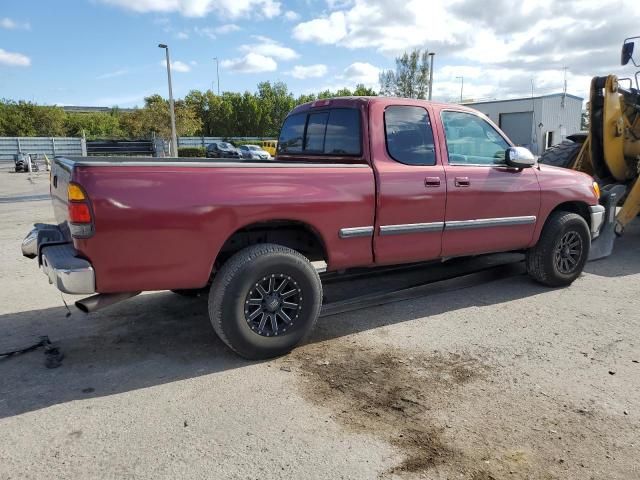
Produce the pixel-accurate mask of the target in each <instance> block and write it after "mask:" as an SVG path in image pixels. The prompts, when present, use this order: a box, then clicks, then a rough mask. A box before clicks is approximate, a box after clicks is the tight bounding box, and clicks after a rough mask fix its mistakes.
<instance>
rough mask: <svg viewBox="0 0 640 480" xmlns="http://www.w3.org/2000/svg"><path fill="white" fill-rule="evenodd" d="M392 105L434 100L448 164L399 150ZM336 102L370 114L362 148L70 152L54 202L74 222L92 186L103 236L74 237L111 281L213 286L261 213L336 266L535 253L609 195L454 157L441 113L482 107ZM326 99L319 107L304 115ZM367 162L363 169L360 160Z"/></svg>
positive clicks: (562, 178) (549, 170) (106, 286)
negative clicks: (549, 230)
mask: <svg viewBox="0 0 640 480" xmlns="http://www.w3.org/2000/svg"><path fill="white" fill-rule="evenodd" d="M389 105H416V106H421V107H423V108H426V109H427V111H428V113H429V116H430V119H431V123H432V127H433V130H434V141H435V150H436V165H434V166H411V165H403V164H400V163H398V162H396V161H395V160H393V159H392V158H391V157H390V156H389V155H388V153H387V149H386V143H385V133H384V110H385V108H386V107H387V106H389ZM328 106H329V107H355V108H358V109H359V110H360V112H361V119H362V137H363V143H362V155H361V156H360V157H313V156H307V157H304V158H303V157H300V156H295V157H294V156H291V155H287V156H284V155H282V156H279V157H278V159H277V160H278V162H281V163H286V162H287V161H288V160H297V161H300V160H306V161H313V162H315V163H314V165H312V166H305V165H304V164H300V163H295V164H291V165H286V166H281V167H278V166H267V167H252V166H247V165H244V166H241V165H237V166H235V165H231V166H229V165H226V166H221V165H215V163H212V164H211V165H207V163H206V161H204V160H201V161H200V160H198V161H196V163H197V164H195V165H194V164H192V165H187V164H185V165H180V164H175V163H174V164H171V165H161V164H159V162H161V160H160V159H158V162H155V163H154V164H151V165H138V164H136V165H122V164H118V163H114V164H112V165H109V164H100V163H98V164H95V165H92V164H91V161H87V162H84V163H83V162H82V161H79V162H76V163H74V160H73V159H72V160H69V161H67V165H66V167H65V168H66V169H67V170H65V172H68V173H65V172H61V179H60V184H59V185H58V187H59V191H56V190H55V189H52V194H53V197H54V209H55V212H56V217H57V218H58V221H59V222H60V223H64V222H65V220H66V217H65V216H66V215H67V212H66V204H65V202H64V199H63V198H62V196H61V192H62V189H66V182H67V181H69V180H73V181H74V182H76V183H78V184H80V185H81V186H82V187H83V188H84V190H85V191H86V192H87V194H88V196H89V199H90V201H91V206H92V215H93V218H94V219H95V233H94V234H93V236H91V237H90V238H87V239H74V240H73V242H74V245H75V247H76V249H77V250H79V252H80V253H81V254H82V255H83V256H85V257H87V259H89V260H90V261H91V263H92V265H93V267H94V270H95V272H96V285H97V290H98V291H99V292H104V293H108V292H123V291H138V290H164V289H188V288H199V287H202V286H204V285H205V284H206V283H207V281H208V279H209V275H210V273H211V270H212V266H213V262H214V261H215V259H216V257H217V255H218V253H219V251H220V249H221V247H222V246H223V244H224V243H225V241H226V240H227V239H228V238H229V237H230V236H231V235H232V234H233V233H234V232H236V231H237V230H239V229H241V228H243V227H246V226H248V225H251V224H254V223H258V222H269V221H278V220H288V221H296V222H301V223H303V224H305V225H307V226H308V227H309V228H311V229H312V230H314V231H315V232H317V233H318V235H319V236H320V237H321V239H322V242H323V243H324V246H325V249H326V252H327V256H328V259H327V263H328V268H329V269H330V270H336V269H343V268H350V267H362V266H370V265H374V264H393V263H406V262H413V261H419V260H428V259H434V258H439V257H443V256H458V255H470V254H477V253H484V252H495V251H503V250H505V251H506V250H513V249H524V248H527V247H529V246H531V245H534V244H535V242H537V239H538V238H539V235H540V232H541V230H542V227H543V225H544V222H545V220H546V218H547V217H548V215H549V213H550V212H551V211H552V210H553V209H554V208H556V207H557V206H558V205H559V204H561V203H564V202H567V201H572V202H576V201H577V202H583V203H584V204H587V205H596V204H597V203H598V202H597V199H596V198H595V195H594V193H593V191H592V189H591V179H590V178H589V177H588V176H586V175H583V174H579V173H576V172H572V171H569V170H564V169H556V168H553V167H548V166H544V165H543V166H540V168H539V169H538V168H528V169H524V170H515V169H509V168H506V167H488V166H484V167H473V166H469V165H466V166H453V165H449V163H448V156H447V149H446V142H445V138H444V130H443V128H442V123H441V120H440V112H441V110H442V109H444V108H447V109H456V110H460V111H466V112H473V113H476V114H478V113H477V112H474V111H472V110H470V109H466V108H464V107H460V106H450V105H444V104H438V103H432V102H425V101H421V100H408V99H397V98H382V97H380V98H342V99H336V100H331V101H330V102H329V105H328ZM326 107H327V105H324V104H323V105H321V106H318V107H313V106H312V105H311V104H306V105H302V106H300V107H297V108H296V109H295V110H294V112H295V113H297V112H301V111H306V110H313V109H314V108H326ZM292 113H293V112H292ZM478 115H480V116H481V117H482V118H485V119H486V117H484V116H482V115H481V114H478ZM125 163H126V162H125ZM320 163H324V164H326V166H325V165H322V166H320V165H319V164H320ZM336 163H343V164H344V165H342V166H336V165H335V164H336ZM354 163H359V164H360V165H358V166H353V165H349V164H354ZM457 177H465V178H466V179H467V180H468V182H469V186H466V187H460V186H458V185H456V178H457ZM435 179H440V180H441V181H440V185H436V186H433V185H430V186H427V185H426V183H430V182H431V183H433V182H434V180H435ZM427 180H428V181H427ZM436 183H437V182H436ZM521 216H535V217H536V221H535V223H530V224H528V225H515V226H506V227H505V226H500V227H487V228H482V229H474V230H450V231H449V230H447V229H444V231H430V232H420V233H409V234H406V233H405V234H401V235H385V236H381V235H380V227H382V226H389V225H400V224H416V223H418V224H422V223H428V224H430V223H438V222H455V221H466V220H472V219H487V218H497V217H521ZM353 227H374V233H373V236H372V237H371V236H363V237H353V238H340V236H339V232H340V229H342V228H353Z"/></svg>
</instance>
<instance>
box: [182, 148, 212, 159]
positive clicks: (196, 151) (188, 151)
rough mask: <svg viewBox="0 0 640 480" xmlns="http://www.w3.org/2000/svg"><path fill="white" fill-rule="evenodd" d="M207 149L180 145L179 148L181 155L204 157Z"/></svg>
mask: <svg viewBox="0 0 640 480" xmlns="http://www.w3.org/2000/svg"><path fill="white" fill-rule="evenodd" d="M205 155H206V151H205V149H204V147H180V148H178V156H179V157H204V156H205Z"/></svg>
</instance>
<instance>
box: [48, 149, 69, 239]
mask: <svg viewBox="0 0 640 480" xmlns="http://www.w3.org/2000/svg"><path fill="white" fill-rule="evenodd" d="M72 173H73V162H70V161H68V160H62V159H60V158H56V159H55V161H54V162H53V166H52V167H51V185H50V188H51V201H52V203H53V213H54V216H55V218H56V223H57V224H58V226H59V227H60V229H61V230H62V232H63V234H64V236H65V238H66V239H67V240H68V241H69V242H70V241H71V234H70V233H69V209H68V208H67V203H68V200H67V187H68V186H69V182H70V181H71V175H72Z"/></svg>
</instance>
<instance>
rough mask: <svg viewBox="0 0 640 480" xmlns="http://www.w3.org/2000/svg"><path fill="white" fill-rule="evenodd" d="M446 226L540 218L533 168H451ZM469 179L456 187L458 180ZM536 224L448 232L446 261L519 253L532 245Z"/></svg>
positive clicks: (538, 193) (447, 170)
mask: <svg viewBox="0 0 640 480" xmlns="http://www.w3.org/2000/svg"><path fill="white" fill-rule="evenodd" d="M446 172H447V212H446V215H445V222H452V221H463V220H471V219H488V218H504V217H524V216H533V217H537V216H538V212H539V210H540V186H539V184H538V178H537V176H536V174H535V172H534V169H532V168H526V169H523V170H516V169H512V168H505V167H485V166H482V167H475V166H457V165H449V166H447V168H446ZM460 177H463V178H467V179H469V185H468V186H456V182H455V179H456V178H460ZM534 229H535V223H530V224H524V225H511V226H499V227H490V228H476V229H469V230H445V232H444V236H443V240H442V243H443V251H442V255H443V256H445V257H453V256H459V255H469V254H478V253H488V252H499V251H508V250H518V249H522V248H526V247H527V246H528V245H529V244H530V243H531V238H532V237H533V231H534Z"/></svg>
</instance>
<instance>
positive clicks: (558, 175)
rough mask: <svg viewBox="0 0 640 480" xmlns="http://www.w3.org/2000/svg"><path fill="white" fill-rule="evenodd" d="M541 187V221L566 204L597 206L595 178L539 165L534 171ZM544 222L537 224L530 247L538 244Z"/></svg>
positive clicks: (572, 171) (539, 216)
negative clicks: (576, 203) (594, 187)
mask: <svg viewBox="0 0 640 480" xmlns="http://www.w3.org/2000/svg"><path fill="white" fill-rule="evenodd" d="M534 172H535V173H536V175H537V176H538V182H539V183H540V186H541V202H540V213H539V214H538V218H539V219H544V220H546V218H547V217H548V216H549V214H550V213H551V212H552V211H553V210H554V209H555V208H556V207H557V206H558V205H561V204H563V203H566V202H582V203H585V204H586V205H597V204H598V200H597V198H596V197H595V193H594V192H593V187H592V185H593V178H591V177H590V176H589V175H587V174H586V173H581V172H576V171H574V170H568V169H566V168H560V167H552V166H550V165H539V168H537V169H534ZM543 226H544V221H543V222H540V221H539V222H537V223H536V228H535V230H534V232H533V238H532V239H531V243H530V245H529V246H533V245H535V244H536V243H537V241H538V238H540V233H541V232H542V227H543Z"/></svg>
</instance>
